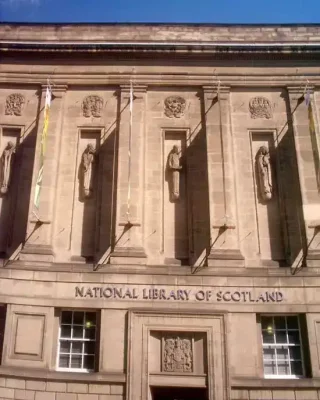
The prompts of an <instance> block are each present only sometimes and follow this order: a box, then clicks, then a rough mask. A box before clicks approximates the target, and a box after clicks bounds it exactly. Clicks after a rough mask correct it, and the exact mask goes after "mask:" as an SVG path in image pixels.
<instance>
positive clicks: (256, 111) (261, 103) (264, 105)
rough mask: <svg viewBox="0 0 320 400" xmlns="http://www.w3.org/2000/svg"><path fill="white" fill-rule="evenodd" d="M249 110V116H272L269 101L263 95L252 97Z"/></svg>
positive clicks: (268, 117)
mask: <svg viewBox="0 0 320 400" xmlns="http://www.w3.org/2000/svg"><path fill="white" fill-rule="evenodd" d="M249 110H250V113H251V118H254V119H256V118H267V119H270V118H271V117H272V107H271V102H270V100H268V99H267V98H265V97H254V98H252V99H251V100H250V102H249Z"/></svg>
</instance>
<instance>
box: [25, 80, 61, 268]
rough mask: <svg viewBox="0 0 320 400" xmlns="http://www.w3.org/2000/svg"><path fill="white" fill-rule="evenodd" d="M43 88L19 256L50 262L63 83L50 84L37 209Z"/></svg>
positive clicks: (51, 259)
mask: <svg viewBox="0 0 320 400" xmlns="http://www.w3.org/2000/svg"><path fill="white" fill-rule="evenodd" d="M46 89H47V86H46V85H43V86H42V87H41V100H40V110H39V120H38V125H37V144H36V152H35V161H34V167H33V177H32V192H31V197H30V206H29V222H28V229H27V235H26V242H25V245H24V247H23V249H22V251H21V255H20V259H21V260H28V261H29V260H30V261H53V259H54V253H53V243H52V239H53V238H52V232H53V220H54V213H55V203H56V202H55V200H56V190H57V180H58V173H59V157H60V143H61V134H62V130H63V118H64V100H65V94H66V91H67V86H66V85H55V86H53V87H52V100H51V106H50V111H49V125H48V134H47V140H46V153H45V160H44V170H43V177H42V187H41V193H40V204H39V210H37V209H36V208H35V206H34V192H35V185H36V181H37V177H38V172H39V162H40V147H41V135H42V130H43V122H44V106H45V95H46Z"/></svg>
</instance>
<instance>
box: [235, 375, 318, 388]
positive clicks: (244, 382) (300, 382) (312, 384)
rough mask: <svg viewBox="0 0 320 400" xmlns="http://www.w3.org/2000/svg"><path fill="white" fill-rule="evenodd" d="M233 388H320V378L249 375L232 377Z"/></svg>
mask: <svg viewBox="0 0 320 400" xmlns="http://www.w3.org/2000/svg"><path fill="white" fill-rule="evenodd" d="M230 381H231V382H230V383H231V388H234V389H240V388H243V389H249V388H259V389H262V388H263V389H266V388H269V389H270V390H272V389H274V388H277V389H279V388H281V389H292V388H297V387H299V388H320V378H302V379H265V378H254V377H253V378H247V377H232V378H231V380H230Z"/></svg>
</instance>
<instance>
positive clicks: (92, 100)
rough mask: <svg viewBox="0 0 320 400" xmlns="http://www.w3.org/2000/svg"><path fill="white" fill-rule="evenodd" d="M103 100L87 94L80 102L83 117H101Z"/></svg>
mask: <svg viewBox="0 0 320 400" xmlns="http://www.w3.org/2000/svg"><path fill="white" fill-rule="evenodd" d="M102 107H103V100H102V98H101V97H99V96H96V95H90V96H87V97H86V98H85V99H84V100H83V103H82V112H83V115H84V117H86V118H89V117H91V116H92V117H101V113H102Z"/></svg>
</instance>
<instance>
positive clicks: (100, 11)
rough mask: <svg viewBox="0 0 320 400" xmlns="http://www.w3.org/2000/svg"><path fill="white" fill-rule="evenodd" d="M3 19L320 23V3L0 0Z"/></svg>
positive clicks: (291, 0)
mask: <svg viewBox="0 0 320 400" xmlns="http://www.w3.org/2000/svg"><path fill="white" fill-rule="evenodd" d="M0 20H1V22H3V21H11V22H13V21H16V22H210V23H318V22H320V0H268V1H266V0H260V1H259V0H0Z"/></svg>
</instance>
